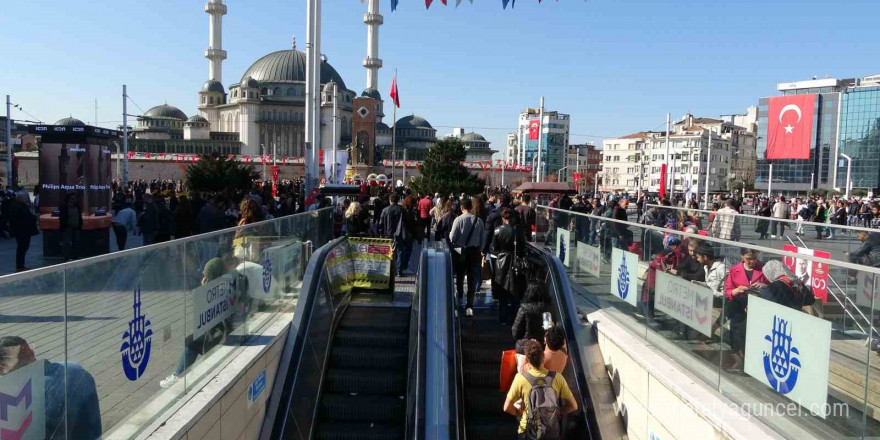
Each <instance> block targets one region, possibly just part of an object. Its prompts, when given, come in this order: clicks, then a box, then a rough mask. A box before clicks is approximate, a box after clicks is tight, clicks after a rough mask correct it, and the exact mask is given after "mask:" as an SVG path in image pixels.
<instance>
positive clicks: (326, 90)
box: [324, 81, 339, 95]
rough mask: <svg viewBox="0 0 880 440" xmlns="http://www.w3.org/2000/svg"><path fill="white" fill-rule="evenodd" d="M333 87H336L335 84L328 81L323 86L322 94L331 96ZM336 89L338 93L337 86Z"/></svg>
mask: <svg viewBox="0 0 880 440" xmlns="http://www.w3.org/2000/svg"><path fill="white" fill-rule="evenodd" d="M335 85H336V83H335V82H334V81H330V82H328V83H327V84H324V93H325V94H327V95H333V86H335ZM336 88H337V91H338V90H339V86H337V87H336Z"/></svg>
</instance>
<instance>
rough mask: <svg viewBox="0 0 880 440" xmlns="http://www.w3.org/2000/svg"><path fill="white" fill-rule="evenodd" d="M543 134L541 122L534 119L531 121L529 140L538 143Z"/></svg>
mask: <svg viewBox="0 0 880 440" xmlns="http://www.w3.org/2000/svg"><path fill="white" fill-rule="evenodd" d="M540 133H541V121H539V120H537V119H532V120H530V121H529V140H530V141H536V140H538V136H540Z"/></svg>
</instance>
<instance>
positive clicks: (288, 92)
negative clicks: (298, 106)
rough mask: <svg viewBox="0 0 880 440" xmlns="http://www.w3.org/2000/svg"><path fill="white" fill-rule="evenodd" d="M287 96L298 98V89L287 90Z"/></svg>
mask: <svg viewBox="0 0 880 440" xmlns="http://www.w3.org/2000/svg"><path fill="white" fill-rule="evenodd" d="M287 96H296V89H294V88H293V87H290V88H288V89H287Z"/></svg>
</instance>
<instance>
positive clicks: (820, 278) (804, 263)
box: [782, 244, 831, 303]
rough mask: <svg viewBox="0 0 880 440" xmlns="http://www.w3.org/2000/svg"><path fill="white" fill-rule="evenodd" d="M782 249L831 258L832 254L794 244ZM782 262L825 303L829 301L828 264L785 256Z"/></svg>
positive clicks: (784, 246) (786, 245)
mask: <svg viewBox="0 0 880 440" xmlns="http://www.w3.org/2000/svg"><path fill="white" fill-rule="evenodd" d="M782 250H784V251H788V252H794V253H798V254H801V255H809V256H811V257H817V258H831V254H830V253H828V252H826V251H820V250H813V249H809V248H803V247H797V246H795V245H793V244H785V245H783V246H782ZM782 262H783V263H784V264H785V265H786V266H787V267H788V268H789V269H791V271H792V272H794V275H795V276H796V277H797V278H798V279H799V280H801V281H802V282H803V283H804V285H806V286H810V288H811V290H812V291H813V295H814V296H815V297H816V298H818V299H819V300H821V301H822V302H823V303H826V302H828V265H827V264H825V263H820V262H817V261H812V260H808V259H806V258H794V257H783V258H782Z"/></svg>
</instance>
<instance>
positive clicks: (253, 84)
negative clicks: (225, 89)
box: [241, 76, 260, 89]
mask: <svg viewBox="0 0 880 440" xmlns="http://www.w3.org/2000/svg"><path fill="white" fill-rule="evenodd" d="M241 86H242V87H249V88H252V89H256V88H257V87H260V84H259V83H258V82H257V80H255V79H254V78H253V77H252V76H249V77H247V78H246V79H245V80H243V81H242V82H241Z"/></svg>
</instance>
